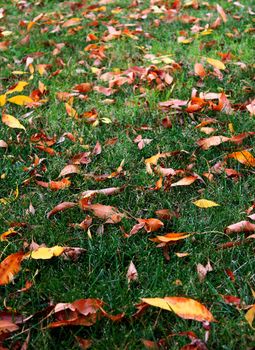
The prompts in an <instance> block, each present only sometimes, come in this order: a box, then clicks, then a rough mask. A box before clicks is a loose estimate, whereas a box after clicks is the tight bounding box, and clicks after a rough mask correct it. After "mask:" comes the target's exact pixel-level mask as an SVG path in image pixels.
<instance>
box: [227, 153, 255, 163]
mask: <svg viewBox="0 0 255 350" xmlns="http://www.w3.org/2000/svg"><path fill="white" fill-rule="evenodd" d="M227 158H234V159H236V160H237V161H238V162H239V163H241V164H244V165H247V166H251V167H254V166H255V158H254V157H253V155H252V154H251V153H250V152H249V151H246V150H244V151H239V152H233V153H231V154H228V156H227Z"/></svg>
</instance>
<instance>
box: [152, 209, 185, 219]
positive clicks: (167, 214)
mask: <svg viewBox="0 0 255 350" xmlns="http://www.w3.org/2000/svg"><path fill="white" fill-rule="evenodd" d="M155 214H156V215H157V217H158V218H159V219H163V220H171V219H172V218H179V217H180V215H179V214H178V213H177V212H174V211H170V210H169V209H159V210H156V211H155Z"/></svg>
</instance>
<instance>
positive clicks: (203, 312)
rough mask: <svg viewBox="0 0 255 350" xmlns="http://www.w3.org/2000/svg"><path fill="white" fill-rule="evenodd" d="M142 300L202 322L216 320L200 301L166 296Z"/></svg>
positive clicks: (180, 315) (185, 317)
mask: <svg viewBox="0 0 255 350" xmlns="http://www.w3.org/2000/svg"><path fill="white" fill-rule="evenodd" d="M142 301H143V302H145V303H147V304H149V305H152V306H156V307H159V308H161V309H164V310H168V311H172V312H174V313H176V314H177V315H178V316H179V317H181V318H184V319H190V320H196V321H200V322H204V321H208V322H215V319H214V317H213V315H212V314H211V312H210V311H209V310H207V308H206V307H205V306H204V305H203V304H200V303H199V302H198V301H196V300H194V299H190V298H183V297H165V298H142Z"/></svg>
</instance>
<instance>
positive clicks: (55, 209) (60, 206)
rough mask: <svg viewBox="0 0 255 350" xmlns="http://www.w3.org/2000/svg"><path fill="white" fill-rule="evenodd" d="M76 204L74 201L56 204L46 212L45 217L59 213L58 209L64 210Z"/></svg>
mask: <svg viewBox="0 0 255 350" xmlns="http://www.w3.org/2000/svg"><path fill="white" fill-rule="evenodd" d="M76 205H77V204H76V203H74V202H63V203H60V204H58V205H56V206H55V207H54V208H53V209H52V210H51V211H49V212H48V214H47V218H48V219H49V218H50V217H51V216H52V215H55V214H57V213H59V212H60V211H64V210H66V209H69V208H73V207H75V206H76Z"/></svg>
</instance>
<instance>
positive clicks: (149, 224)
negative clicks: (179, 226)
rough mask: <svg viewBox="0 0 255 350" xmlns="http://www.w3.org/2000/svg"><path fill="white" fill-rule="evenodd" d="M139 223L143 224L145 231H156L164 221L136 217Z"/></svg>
mask: <svg viewBox="0 0 255 350" xmlns="http://www.w3.org/2000/svg"><path fill="white" fill-rule="evenodd" d="M137 221H138V222H139V224H144V229H145V231H146V232H154V231H158V230H159V229H160V228H161V227H163V226H164V223H163V222H162V221H160V220H159V219H153V218H150V219H137Z"/></svg>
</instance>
